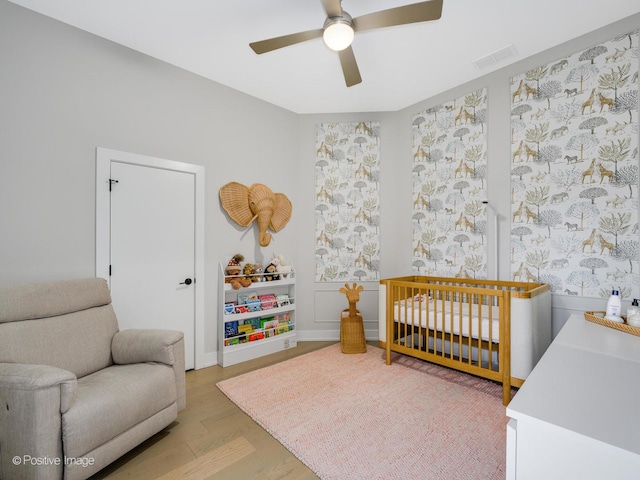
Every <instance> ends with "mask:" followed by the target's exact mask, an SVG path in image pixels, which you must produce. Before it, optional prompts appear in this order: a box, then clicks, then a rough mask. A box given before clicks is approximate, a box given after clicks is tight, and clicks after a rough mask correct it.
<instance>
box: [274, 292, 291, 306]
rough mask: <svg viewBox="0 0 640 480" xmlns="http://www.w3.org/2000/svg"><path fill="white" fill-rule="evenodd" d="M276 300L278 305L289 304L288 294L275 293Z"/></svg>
mask: <svg viewBox="0 0 640 480" xmlns="http://www.w3.org/2000/svg"><path fill="white" fill-rule="evenodd" d="M276 302H277V303H278V306H279V307H283V306H285V305H289V294H287V293H281V294H280V295H277V296H276Z"/></svg>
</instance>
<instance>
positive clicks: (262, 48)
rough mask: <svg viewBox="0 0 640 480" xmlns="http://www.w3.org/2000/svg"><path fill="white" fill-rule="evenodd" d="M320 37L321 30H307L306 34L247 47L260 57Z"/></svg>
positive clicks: (264, 41) (272, 39)
mask: <svg viewBox="0 0 640 480" xmlns="http://www.w3.org/2000/svg"><path fill="white" fill-rule="evenodd" d="M320 37H322V29H321V28H318V29H316V30H307V31H306V32H299V33H292V34H290V35H284V36H282V37H275V38H269V39H268V40H261V41H259V42H252V43H250V44H249V46H250V47H251V48H252V49H253V51H254V52H256V53H257V54H258V55H260V54H262V53H267V52H271V51H273V50H277V49H279V48H283V47H288V46H289V45H295V44H296V43H300V42H306V41H307V40H313V39H314V38H320Z"/></svg>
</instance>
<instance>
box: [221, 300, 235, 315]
mask: <svg viewBox="0 0 640 480" xmlns="http://www.w3.org/2000/svg"><path fill="white" fill-rule="evenodd" d="M224 313H225V315H229V314H231V313H236V302H227V303H225V304H224Z"/></svg>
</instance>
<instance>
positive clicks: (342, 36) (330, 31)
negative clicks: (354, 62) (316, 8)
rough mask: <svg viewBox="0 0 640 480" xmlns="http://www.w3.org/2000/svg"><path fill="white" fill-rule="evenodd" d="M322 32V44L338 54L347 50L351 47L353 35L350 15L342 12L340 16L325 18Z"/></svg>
mask: <svg viewBox="0 0 640 480" xmlns="http://www.w3.org/2000/svg"><path fill="white" fill-rule="evenodd" d="M322 30H323V34H322V38H323V40H324V43H325V44H326V45H327V47H329V48H330V49H331V50H335V51H337V52H339V51H340V50H344V49H345V48H347V47H348V46H349V45H351V42H353V37H354V34H355V32H354V27H353V19H352V18H351V15H349V14H348V13H347V12H345V11H344V10H343V11H342V15H340V16H333V17H327V19H326V20H325V21H324V26H323V27H322Z"/></svg>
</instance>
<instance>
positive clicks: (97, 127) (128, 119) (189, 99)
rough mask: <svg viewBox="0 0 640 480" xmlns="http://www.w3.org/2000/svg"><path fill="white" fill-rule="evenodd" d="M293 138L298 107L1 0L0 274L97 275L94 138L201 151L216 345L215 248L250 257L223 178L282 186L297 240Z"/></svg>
mask: <svg viewBox="0 0 640 480" xmlns="http://www.w3.org/2000/svg"><path fill="white" fill-rule="evenodd" d="M297 138H298V116H297V115H296V114H294V113H292V112H289V111H287V110H284V109H281V108H278V107H275V106H273V105H271V104H268V103H266V102H263V101H260V100H257V99H255V98H253V97H250V96H248V95H245V94H242V93H240V92H238V91H235V90H233V89H230V88H227V87H224V86H222V85H219V84H217V83H214V82H211V81H209V80H207V79H204V78H202V77H199V76H197V75H193V74H191V73H188V72H186V71H183V70H181V69H178V68H175V67H173V66H170V65H168V64H165V63H162V62H160V61H157V60H155V59H152V58H150V57H148V56H145V55H142V54H139V53H137V52H135V51H133V50H130V49H127V48H124V47H122V46H120V45H117V44H115V43H112V42H109V41H106V40H104V39H101V38H99V37H96V36H93V35H90V34H88V33H86V32H83V31H81V30H78V29H75V28H72V27H69V26H67V25H65V24H62V23H60V22H57V21H55V20H52V19H50V18H47V17H45V16H41V15H39V14H36V13H33V12H31V11H29V10H26V9H23V8H22V7H19V6H16V5H14V4H12V3H9V2H6V1H5V0H0V285H8V284H17V283H25V282H32V281H47V280H56V279H68V278H75V277H85V276H93V275H95V149H96V147H105V148H111V149H115V150H122V151H127V152H133V153H138V154H141V155H149V156H153V157H159V158H165V159H170V160H176V161H180V162H185V163H192V164H196V165H204V167H205V171H206V176H205V178H206V180H205V183H206V205H205V215H206V226H205V236H206V242H205V243H206V252H205V258H206V278H207V280H208V284H207V286H206V289H207V298H206V305H205V315H206V338H205V350H206V351H207V352H214V351H215V350H216V324H217V315H216V312H217V296H216V287H217V285H216V280H217V262H218V261H220V260H222V259H223V258H224V257H225V256H231V255H233V254H234V253H236V252H242V253H244V254H245V255H246V256H247V257H248V258H253V257H254V256H255V255H256V252H255V250H256V247H255V245H256V243H257V242H255V236H254V235H253V234H254V231H253V230H252V231H251V232H249V234H246V235H242V233H243V231H242V230H240V229H239V228H235V227H234V226H232V225H231V224H230V223H229V221H228V220H227V217H226V215H225V214H224V212H223V211H222V210H221V208H220V206H219V201H218V190H219V188H220V187H221V186H222V185H223V184H225V183H227V182H229V181H232V180H235V181H239V182H243V183H246V184H252V183H255V182H262V183H265V184H267V185H269V186H270V187H271V188H273V189H274V190H275V191H281V192H285V193H287V194H288V195H290V196H291V197H292V201H293V204H294V214H293V218H292V220H291V222H290V223H289V225H288V226H287V228H285V229H284V230H283V231H282V232H280V233H279V234H277V243H276V245H277V248H278V249H279V250H280V251H282V252H283V253H286V252H290V251H293V250H294V248H295V245H296V235H295V233H296V231H297V228H298V227H297V224H298V218H299V217H300V216H301V215H303V213H302V212H301V210H299V209H297V208H296V203H297V202H296V199H295V195H296V193H295V189H296V186H295V185H296V183H295V178H296V177H297V175H298V173H297V165H298V142H297ZM257 253H261V252H257ZM263 254H264V255H267V256H268V257H271V255H272V249H271V248H269V249H268V250H267V251H265V252H263ZM212 358H215V356H212Z"/></svg>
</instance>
